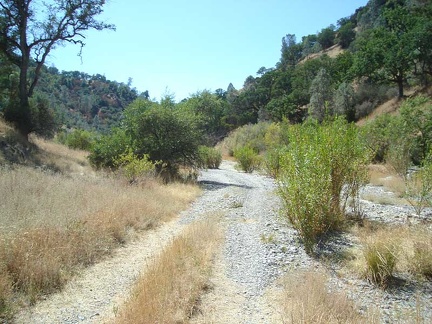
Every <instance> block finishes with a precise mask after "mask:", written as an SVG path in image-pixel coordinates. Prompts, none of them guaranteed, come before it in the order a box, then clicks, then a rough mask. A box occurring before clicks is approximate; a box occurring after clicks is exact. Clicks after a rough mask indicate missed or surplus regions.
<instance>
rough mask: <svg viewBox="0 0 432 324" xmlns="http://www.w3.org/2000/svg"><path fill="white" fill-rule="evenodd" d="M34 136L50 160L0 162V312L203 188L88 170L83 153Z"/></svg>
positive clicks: (54, 284) (55, 285)
mask: <svg viewBox="0 0 432 324" xmlns="http://www.w3.org/2000/svg"><path fill="white" fill-rule="evenodd" d="M33 141H34V143H36V145H38V151H37V153H36V154H39V155H40V156H39V157H37V159H38V161H44V162H43V164H46V165H48V166H49V167H47V168H45V167H42V168H34V167H29V166H17V165H7V164H6V165H3V166H1V165H0V183H1V184H2V185H1V186H0V197H2V199H1V205H0V207H1V208H0V319H1V318H2V317H6V316H8V314H10V312H11V309H10V306H11V302H10V301H11V298H16V297H17V293H18V295H20V296H21V297H23V296H24V297H23V300H24V301H26V300H27V301H30V302H34V301H35V300H36V299H37V298H38V296H40V294H45V293H49V292H51V291H53V290H56V289H59V288H60V287H61V286H62V285H63V284H64V283H65V282H66V281H67V279H68V278H69V277H70V276H71V275H72V274H73V273H74V272H75V271H76V269H77V268H79V267H81V266H85V265H88V264H91V263H93V262H95V261H96V260H98V259H99V258H100V257H101V256H103V255H106V254H107V253H109V252H110V251H111V250H112V249H113V248H115V247H116V246H118V245H119V244H121V243H123V242H125V241H126V240H127V239H128V238H129V237H130V236H131V234H132V233H134V232H136V231H139V230H142V229H146V228H151V227H154V226H157V225H158V224H159V223H161V222H164V221H167V220H169V219H171V218H172V217H174V216H175V215H177V214H178V213H179V212H180V211H181V210H183V209H185V208H186V207H187V206H188V204H189V203H190V202H191V201H192V200H193V199H194V198H195V197H196V196H197V195H198V194H199V193H200V189H199V188H198V187H197V186H194V185H186V184H170V185H162V184H160V183H158V182H157V181H155V180H149V181H147V182H146V183H145V185H144V186H129V185H126V182H125V181H124V180H123V179H116V178H115V177H108V176H106V175H105V176H104V175H101V174H96V173H95V172H93V171H92V170H91V169H90V167H89V166H88V163H87V161H86V158H85V152H81V151H74V150H69V149H67V148H65V147H64V146H61V145H59V144H55V143H51V142H48V141H43V140H40V139H33ZM44 152H45V153H44ZM53 166H54V167H53ZM49 169H55V170H58V171H61V172H53V171H49ZM12 288H13V290H14V292H13V291H12ZM15 300H16V299H15ZM14 303H15V304H16V302H14Z"/></svg>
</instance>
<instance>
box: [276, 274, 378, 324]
mask: <svg viewBox="0 0 432 324" xmlns="http://www.w3.org/2000/svg"><path fill="white" fill-rule="evenodd" d="M283 287H284V293H283V297H282V303H283V304H282V311H283V319H284V320H283V322H284V323H314V324H315V323H322V324H324V323H325V324H327V323H378V321H377V319H376V318H375V317H376V316H374V314H373V313H372V312H368V314H365V315H361V314H360V313H359V312H358V311H357V309H356V306H355V304H354V302H353V301H351V300H349V299H348V298H347V297H346V295H345V294H343V293H342V292H330V291H329V289H328V288H327V278H326V276H325V275H323V274H321V273H317V272H297V273H293V274H290V275H288V276H287V277H286V278H285V280H284V283H283Z"/></svg>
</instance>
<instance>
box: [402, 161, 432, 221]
mask: <svg viewBox="0 0 432 324" xmlns="http://www.w3.org/2000/svg"><path fill="white" fill-rule="evenodd" d="M405 187H406V190H405V196H404V197H405V198H406V199H407V201H408V202H409V204H410V205H411V206H412V207H413V208H414V210H415V212H416V214H417V215H418V216H420V215H421V213H422V211H423V209H424V208H425V207H427V206H430V205H431V204H432V152H431V153H430V154H429V156H427V157H426V158H425V159H424V160H423V163H422V165H421V168H420V169H419V170H418V171H415V172H414V173H412V174H410V175H409V176H408V177H407V180H406V184H405Z"/></svg>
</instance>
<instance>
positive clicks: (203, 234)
mask: <svg viewBox="0 0 432 324" xmlns="http://www.w3.org/2000/svg"><path fill="white" fill-rule="evenodd" d="M220 238H221V235H220V231H219V230H218V228H217V224H216V222H215V221H214V220H210V221H202V222H200V223H197V224H192V225H191V227H190V228H189V229H188V230H187V231H186V232H185V234H183V235H181V236H179V237H177V238H175V239H174V240H173V242H172V243H171V244H170V245H169V246H168V247H167V248H166V249H165V250H164V251H163V252H162V253H161V255H160V256H158V258H157V259H155V260H154V262H153V263H151V264H150V266H149V268H148V269H147V270H146V271H145V272H144V273H143V275H142V276H141V277H140V278H139V279H138V281H137V284H136V285H135V286H134V288H133V291H132V294H131V296H132V297H131V298H130V299H129V300H128V301H127V302H126V304H125V305H124V306H123V307H122V308H121V309H120V311H119V313H118V317H117V318H116V323H128V324H129V323H186V322H187V320H188V319H189V318H190V317H191V316H192V314H193V312H194V309H195V307H196V303H197V300H198V298H199V296H200V294H201V293H202V292H203V290H204V289H205V288H206V286H207V281H208V278H209V276H210V271H211V265H212V259H213V255H214V253H215V251H216V247H217V246H218V244H217V243H218V241H219V240H220Z"/></svg>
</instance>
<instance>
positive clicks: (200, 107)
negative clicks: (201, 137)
mask: <svg viewBox="0 0 432 324" xmlns="http://www.w3.org/2000/svg"><path fill="white" fill-rule="evenodd" d="M180 109H187V110H189V111H190V112H192V113H193V114H195V115H197V116H199V117H200V119H201V123H200V127H201V128H202V130H203V133H204V134H206V136H207V137H208V139H209V142H210V144H216V142H217V141H218V140H220V138H221V137H223V136H225V135H226V134H227V132H228V130H229V129H230V128H231V126H230V125H228V124H227V123H226V122H224V118H223V117H224V116H226V115H227V113H229V111H228V110H229V109H228V103H227V101H226V100H225V99H224V97H223V95H220V96H218V95H217V94H213V93H210V92H209V91H208V90H204V91H201V92H198V93H196V94H194V95H192V96H191V97H190V98H189V99H187V100H186V101H184V102H182V103H181V104H180Z"/></svg>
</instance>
